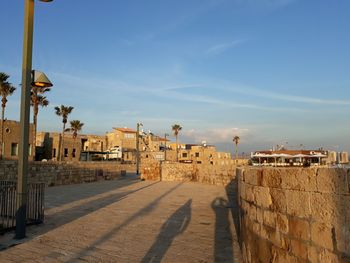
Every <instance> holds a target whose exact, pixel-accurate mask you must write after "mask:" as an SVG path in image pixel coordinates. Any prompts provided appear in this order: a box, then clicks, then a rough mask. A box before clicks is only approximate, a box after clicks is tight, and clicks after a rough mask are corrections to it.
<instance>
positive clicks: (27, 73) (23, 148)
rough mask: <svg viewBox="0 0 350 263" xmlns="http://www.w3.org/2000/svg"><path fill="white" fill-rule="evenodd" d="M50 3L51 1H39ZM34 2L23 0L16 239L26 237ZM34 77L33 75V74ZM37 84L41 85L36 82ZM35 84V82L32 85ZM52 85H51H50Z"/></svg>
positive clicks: (32, 0)
mask: <svg viewBox="0 0 350 263" xmlns="http://www.w3.org/2000/svg"><path fill="white" fill-rule="evenodd" d="M40 1H42V2H51V1H52V0H40ZM33 22H34V0H25V6H24V34H23V57H22V88H21V113H20V114H21V117H20V140H19V147H18V150H19V151H18V176H17V200H16V201H17V202H16V204H17V207H16V209H17V210H16V235H15V238H16V239H22V238H24V237H25V235H26V205H27V177H28V152H29V115H30V90H31V84H32V83H33V80H32V52H33ZM34 75H35V74H34ZM37 83H41V81H38V82H37ZM33 84H35V82H34V83H33ZM51 85H52V84H51Z"/></svg>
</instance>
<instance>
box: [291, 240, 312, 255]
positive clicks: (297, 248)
mask: <svg viewBox="0 0 350 263" xmlns="http://www.w3.org/2000/svg"><path fill="white" fill-rule="evenodd" d="M291 252H292V253H293V254H294V255H295V256H297V257H301V258H303V259H307V258H308V245H307V244H306V243H305V242H302V241H298V240H291Z"/></svg>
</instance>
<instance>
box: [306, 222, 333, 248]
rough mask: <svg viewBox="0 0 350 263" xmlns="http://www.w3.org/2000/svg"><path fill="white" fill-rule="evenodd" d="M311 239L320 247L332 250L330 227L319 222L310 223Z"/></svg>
mask: <svg viewBox="0 0 350 263" xmlns="http://www.w3.org/2000/svg"><path fill="white" fill-rule="evenodd" d="M311 240H312V242H314V243H315V244H316V245H318V246H320V247H324V248H327V249H329V250H331V251H333V241H332V228H331V227H330V226H329V225H326V224H324V223H320V222H314V223H312V225H311Z"/></svg>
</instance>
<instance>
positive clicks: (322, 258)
mask: <svg viewBox="0 0 350 263" xmlns="http://www.w3.org/2000/svg"><path fill="white" fill-rule="evenodd" d="M318 259H319V262H327V263H342V262H341V261H340V260H339V258H338V256H337V255H336V254H333V253H332V252H330V251H328V250H327V249H321V251H320V253H319V257H318Z"/></svg>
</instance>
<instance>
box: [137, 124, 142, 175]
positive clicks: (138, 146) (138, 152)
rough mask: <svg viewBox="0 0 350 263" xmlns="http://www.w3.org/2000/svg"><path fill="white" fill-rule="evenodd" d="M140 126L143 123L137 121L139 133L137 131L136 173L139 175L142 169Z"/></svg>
mask: <svg viewBox="0 0 350 263" xmlns="http://www.w3.org/2000/svg"><path fill="white" fill-rule="evenodd" d="M140 126H143V124H142V123H140V122H138V123H137V129H136V130H137V133H136V174H137V175H139V173H140V172H139V170H140V139H139V138H140Z"/></svg>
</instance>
